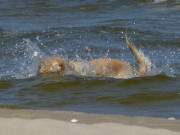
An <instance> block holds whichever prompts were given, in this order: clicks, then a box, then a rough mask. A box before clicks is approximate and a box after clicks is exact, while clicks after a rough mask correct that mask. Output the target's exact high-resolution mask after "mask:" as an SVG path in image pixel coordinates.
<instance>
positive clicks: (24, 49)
mask: <svg viewBox="0 0 180 135" xmlns="http://www.w3.org/2000/svg"><path fill="white" fill-rule="evenodd" d="M179 26H180V2H179V1H178V0H169V1H165V2H160V0H155V1H152V0H149V1H148V0H126V1H124V0H106V1H104V0H76V1H73V0H46V1H44V0H30V1H25V0H10V1H7V0H1V1H0V79H1V81H0V106H1V107H8V108H30V109H48V110H52V109H53V110H71V111H81V112H94V113H108V114H109V113H110V114H126V115H135V116H142V115H143V116H157V117H176V118H180V113H179V112H180V84H179V81H180V60H179V59H180V27H179ZM125 33H127V35H128V36H129V37H130V38H131V40H132V41H133V42H134V44H135V45H136V46H137V48H139V49H141V50H142V51H143V52H144V53H145V55H146V56H147V57H149V58H150V60H151V61H152V63H153V69H152V73H153V74H152V75H151V76H149V77H145V78H131V79H125V80H123V79H112V78H94V77H86V76H58V75H48V76H40V75H38V74H37V70H38V64H39V60H40V59H41V58H43V57H46V56H52V55H58V56H61V57H64V58H66V59H83V60H84V59H85V60H90V59H93V58H98V57H110V58H117V59H122V60H126V61H129V62H130V63H131V64H132V65H134V66H136V65H135V60H134V58H133V57H132V55H131V53H130V51H129V49H128V48H127V46H126V44H125V39H124V34H125ZM88 50H91V51H88Z"/></svg>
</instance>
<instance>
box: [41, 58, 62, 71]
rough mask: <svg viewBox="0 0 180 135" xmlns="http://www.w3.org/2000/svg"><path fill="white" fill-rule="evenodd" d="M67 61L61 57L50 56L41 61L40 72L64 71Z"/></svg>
mask: <svg viewBox="0 0 180 135" xmlns="http://www.w3.org/2000/svg"><path fill="white" fill-rule="evenodd" d="M64 70H65V61H64V60H63V59H62V58H60V57H48V58H46V59H43V60H42V61H41V62H40V66H39V73H41V74H44V73H63V72H64Z"/></svg>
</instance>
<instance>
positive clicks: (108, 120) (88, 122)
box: [0, 109, 180, 135]
mask: <svg viewBox="0 0 180 135" xmlns="http://www.w3.org/2000/svg"><path fill="white" fill-rule="evenodd" d="M72 119H77V120H78V122H76V123H72V122H71V120H72ZM0 120H1V124H0V133H2V132H3V131H4V132H3V133H5V131H6V129H7V128H8V129H12V128H13V129H14V128H15V129H14V130H16V131H17V132H18V133H17V134H19V133H21V132H22V131H21V130H20V131H19V130H18V129H19V128H21V127H23V126H24V127H26V126H27V125H26V124H27V123H28V124H29V123H31V124H32V125H31V124H30V125H31V126H30V127H32V129H29V132H31V131H34V130H35V131H36V130H37V129H36V128H35V127H33V125H36V124H37V123H39V124H40V125H41V127H38V129H39V130H38V132H40V131H43V129H44V128H45V127H46V128H48V129H49V130H48V131H51V130H56V129H54V127H58V126H60V125H61V126H60V127H58V128H57V132H58V131H59V130H65V131H63V132H64V133H66V129H65V127H66V126H69V127H71V126H72V127H73V125H74V124H75V125H76V126H77V127H78V128H79V129H78V130H82V135H83V133H84V132H85V131H86V130H84V131H83V127H84V126H85V127H86V128H87V129H88V130H89V134H90V133H91V131H93V132H95V131H96V132H98V131H99V130H98V129H97V130H95V129H96V128H97V127H99V128H102V130H104V131H106V130H107V131H106V132H108V131H109V132H110V131H113V130H115V131H116V130H118V131H119V130H120V129H121V130H123V129H124V130H125V131H127V133H126V132H125V131H124V134H128V133H129V131H128V128H131V130H133V131H134V130H135V131H136V130H137V129H139V130H140V131H142V134H145V133H150V132H152V133H155V134H156V132H157V133H159V132H160V131H161V132H162V134H167V135H171V134H177V135H178V134H179V135H180V120H168V119H164V118H154V117H129V116H122V115H107V114H91V113H81V112H69V111H47V110H26V109H0ZM18 122H19V126H17V125H16V124H15V125H16V126H12V124H13V123H18ZM3 123H4V124H3ZM21 123H24V124H23V125H21ZM5 125H7V127H6V126H5ZM48 125H49V126H48ZM42 127H43V128H42ZM107 127H108V128H107ZM81 128H82V129H81ZM94 128H95V129H94ZM58 129H59V130H58ZM26 130H27V129H26ZM72 130H75V131H76V129H73V128H72ZM139 130H138V131H139ZM143 130H144V132H143ZM12 131H13V130H12ZM75 131H73V132H75ZM70 132H71V129H70V131H67V133H70ZM100 132H101V131H100ZM106 132H105V133H106ZM98 133H99V132H98ZM6 134H7V133H6ZM87 134H88V133H87ZM89 134H88V135H89ZM137 134H141V133H140V132H137Z"/></svg>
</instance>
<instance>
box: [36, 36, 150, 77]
mask: <svg viewBox="0 0 180 135" xmlns="http://www.w3.org/2000/svg"><path fill="white" fill-rule="evenodd" d="M125 39H126V44H127V46H128V48H129V49H130V51H131V53H132V55H133V56H134V57H135V60H136V63H137V65H138V69H137V70H134V68H133V66H131V64H130V63H129V62H127V61H122V60H119V59H111V58H98V59H93V60H90V61H88V62H86V63H88V66H85V68H84V67H83V66H82V65H84V62H83V61H66V60H64V59H63V58H61V57H56V56H53V57H48V58H45V59H43V60H41V62H40V66H39V73H40V74H48V73H60V74H65V73H66V72H67V71H72V72H74V73H77V74H79V75H86V74H82V72H83V71H84V70H86V71H88V72H91V74H93V75H95V76H98V77H113V78H131V77H133V76H140V77H141V76H145V75H146V73H147V71H148V70H149V68H150V66H151V62H150V60H149V59H148V58H147V57H145V55H144V53H142V52H141V51H139V50H138V49H137V48H136V47H135V45H134V44H133V43H132V42H131V41H130V40H129V39H128V37H127V36H125Z"/></svg>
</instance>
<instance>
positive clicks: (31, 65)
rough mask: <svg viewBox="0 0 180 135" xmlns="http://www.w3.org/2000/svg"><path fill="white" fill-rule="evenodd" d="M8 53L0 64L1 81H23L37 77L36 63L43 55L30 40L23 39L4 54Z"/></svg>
mask: <svg viewBox="0 0 180 135" xmlns="http://www.w3.org/2000/svg"><path fill="white" fill-rule="evenodd" d="M4 53H5V54H6V53H7V54H8V53H10V54H13V55H12V56H9V57H8V55H7V56H6V57H5V58H3V59H2V60H1V61H0V63H1V65H0V78H1V79H9V78H15V79H24V78H29V77H32V76H35V75H37V70H38V63H39V60H40V58H41V57H43V53H42V52H41V51H40V49H39V47H38V46H37V45H36V44H35V43H33V42H32V41H31V40H30V39H23V40H22V41H21V42H20V43H17V44H15V45H14V46H13V47H11V48H9V50H6V52H4Z"/></svg>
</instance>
